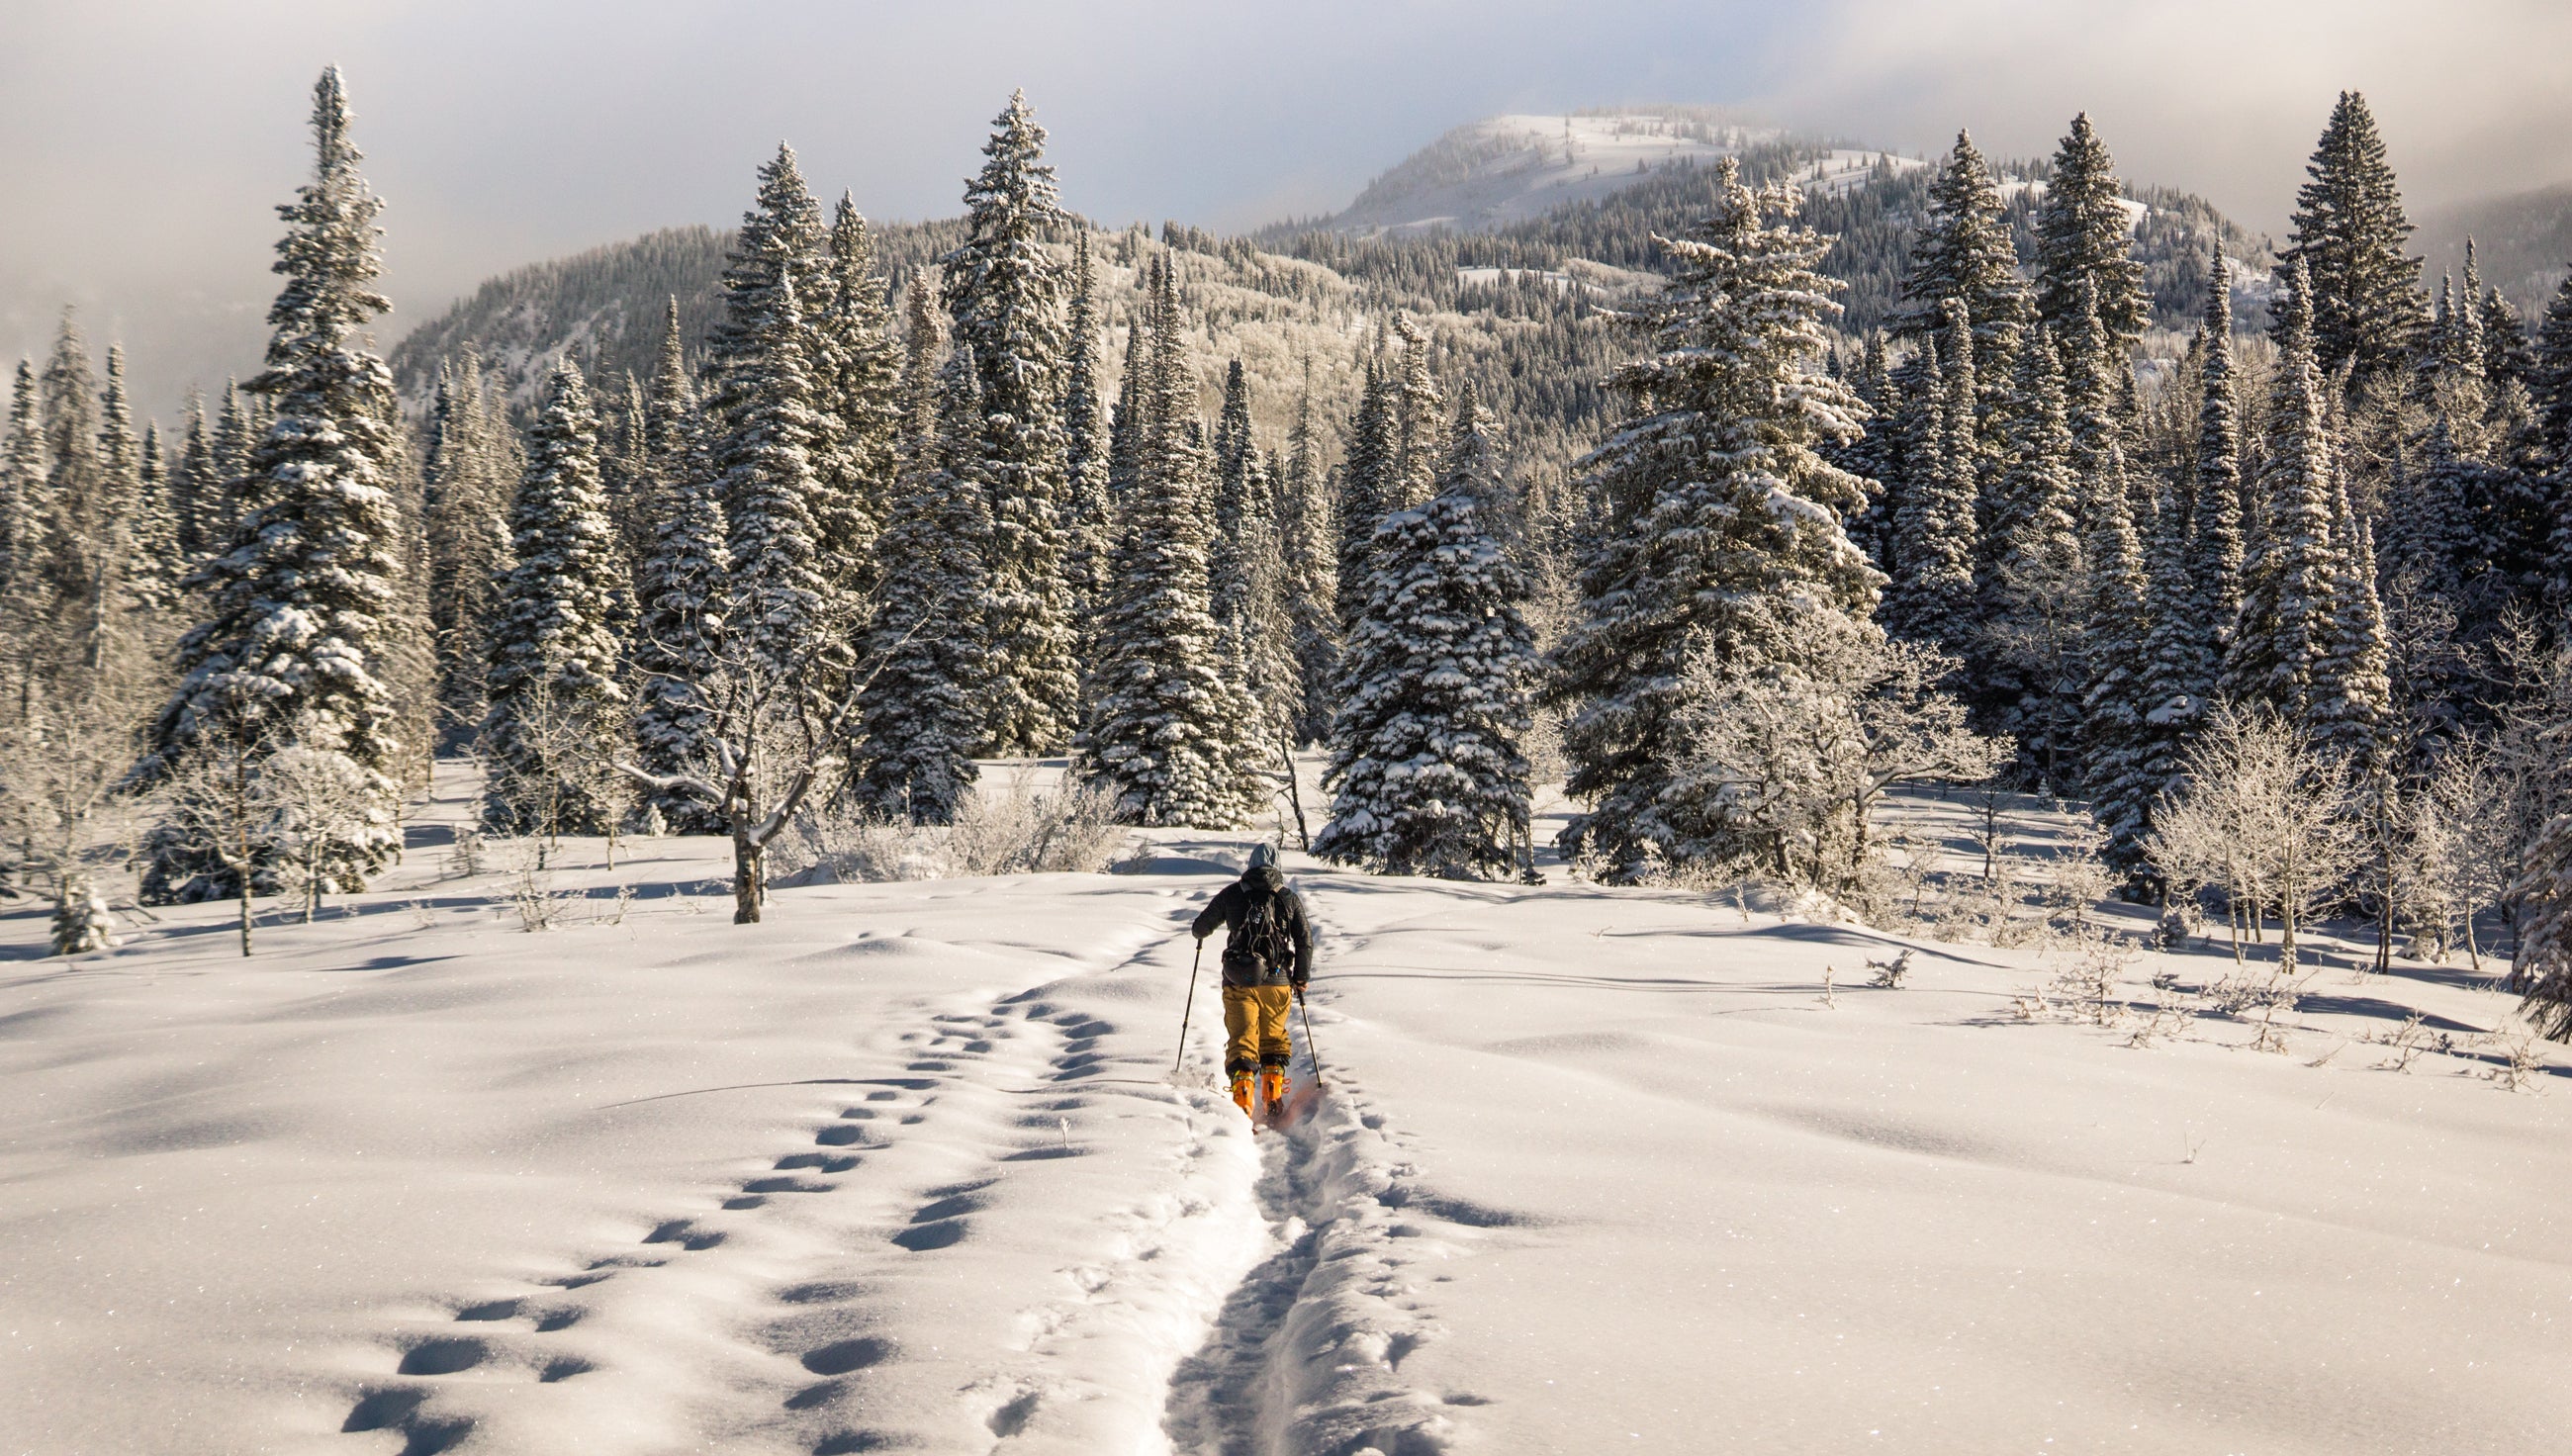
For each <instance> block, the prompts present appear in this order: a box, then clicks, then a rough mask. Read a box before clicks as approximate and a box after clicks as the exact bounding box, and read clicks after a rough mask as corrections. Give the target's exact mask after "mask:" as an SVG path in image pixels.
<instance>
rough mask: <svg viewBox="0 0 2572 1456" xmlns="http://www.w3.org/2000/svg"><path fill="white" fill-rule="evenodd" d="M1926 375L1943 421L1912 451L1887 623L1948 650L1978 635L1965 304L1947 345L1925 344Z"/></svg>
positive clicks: (1952, 320)
mask: <svg viewBox="0 0 2572 1456" xmlns="http://www.w3.org/2000/svg"><path fill="white" fill-rule="evenodd" d="M1921 349H1922V353H1923V357H1924V363H1923V368H1924V374H1923V377H1924V379H1925V378H1930V377H1934V378H1935V379H1936V380H1937V386H1938V402H1937V424H1936V428H1935V430H1934V431H1933V432H1931V433H1929V434H1927V435H1926V436H1925V438H1926V439H1928V440H1932V441H1934V446H1933V448H1932V449H1929V450H1914V451H1912V452H1911V457H1910V459H1909V460H1908V461H1907V463H1908V465H1909V467H1910V470H1909V478H1908V479H1906V480H1905V482H1904V485H1903V495H1902V517H1901V519H1900V520H1898V521H1897V522H1896V523H1895V530H1896V535H1897V540H1896V544H1895V549H1894V555H1895V557H1896V559H1897V560H1899V561H1900V563H1901V569H1902V575H1901V576H1900V577H1899V578H1897V579H1896V580H1895V581H1894V583H1893V590H1892V593H1891V600H1890V601H1889V602H1888V604H1887V605H1888V612H1887V617H1888V624H1889V625H1890V626H1891V627H1892V628H1893V630H1894V631H1896V632H1899V633H1901V634H1902V635H1904V636H1907V637H1911V638H1914V639H1916V640H1919V641H1923V642H1934V643H1937V644H1939V645H1940V646H1942V647H1944V648H1945V649H1946V650H1948V651H1949V652H1959V653H1960V652H1961V651H1962V650H1964V649H1965V648H1966V647H1967V646H1968V645H1969V644H1971V643H1973V642H1974V639H1975V637H1976V635H1977V633H1976V631H1975V625H1974V563H1975V560H1976V558H1977V555H1978V552H1979V549H1980V547H1979V544H1978V541H1979V531H1978V530H1977V527H1976V521H1975V509H1976V503H1977V499H1978V496H1979V493H1980V492H1979V490H1978V488H1977V482H1976V478H1975V458H1976V454H1977V451H1976V450H1975V447H1974V435H1973V431H1974V425H1973V417H1974V396H1975V393H1976V388H1975V377H1974V338H1973V332H1972V326H1971V322H1970V320H1969V318H1968V316H1967V314H1966V311H1965V306H1964V305H1963V304H1961V303H1954V302H1951V303H1950V304H1949V305H1948V309H1947V329H1946V338H1945V341H1944V351H1943V353H1941V352H1940V348H1939V344H1938V343H1937V342H1936V341H1924V342H1923V344H1922V345H1921Z"/></svg>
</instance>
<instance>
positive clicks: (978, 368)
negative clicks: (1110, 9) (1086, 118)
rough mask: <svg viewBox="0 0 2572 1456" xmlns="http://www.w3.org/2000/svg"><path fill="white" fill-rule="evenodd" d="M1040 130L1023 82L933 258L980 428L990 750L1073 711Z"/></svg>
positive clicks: (1056, 313)
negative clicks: (983, 420)
mask: <svg viewBox="0 0 2572 1456" xmlns="http://www.w3.org/2000/svg"><path fill="white" fill-rule="evenodd" d="M1044 143H1045V133H1044V128H1042V127H1040V126H1037V125H1036V122H1035V114H1034V113H1033V112H1032V111H1031V110H1030V109H1029V108H1028V106H1027V101H1026V95H1025V93H1023V92H1012V93H1011V94H1010V96H1009V104H1008V106H1007V108H1006V109H1005V110H1003V111H1002V112H1001V113H1000V115H999V116H998V117H997V118H995V119H994V120H993V122H992V131H991V139H990V141H989V142H987V143H986V144H984V146H983V148H982V155H983V157H984V159H985V160H984V162H983V165H982V170H981V173H980V174H979V175H978V176H977V177H975V178H974V180H973V181H972V183H971V184H970V185H969V186H967V187H966V188H965V190H964V208H965V218H964V229H965V239H964V243H963V244H962V245H960V246H959V247H958V248H956V250H955V251H953V252H951V253H949V254H948V255H947V257H946V259H945V260H944V264H945V275H944V277H945V289H946V296H947V298H946V302H947V310H948V313H949V315H950V316H951V317H953V318H954V319H955V321H956V339H957V342H958V343H959V344H962V345H963V346H964V347H965V348H967V349H970V350H971V351H972V352H973V364H974V371H975V373H976V375H977V376H978V377H979V378H980V380H981V384H982V408H983V411H984V412H985V413H986V414H987V415H988V416H990V418H991V419H992V420H993V421H994V422H993V425H992V428H991V431H990V432H991V435H992V439H991V452H992V457H991V462H990V479H989V481H988V482H987V483H988V487H989V493H990V501H991V556H990V561H989V571H988V574H989V577H990V603H989V619H988V627H987V644H988V648H989V652H990V663H989V679H988V684H987V687H986V691H987V693H988V695H989V702H988V704H987V707H988V712H987V714H986V718H985V722H986V726H987V730H988V732H989V733H990V743H991V747H992V749H993V751H995V752H998V753H1004V754H1023V753H1050V752H1053V751H1055V750H1057V749H1059V748H1060V747H1061V746H1062V745H1063V743H1064V742H1065V741H1066V740H1067V739H1069V737H1070V736H1071V732H1072V729H1073V727H1074V726H1075V724H1076V723H1077V721H1078V717H1079V710H1080V708H1079V705H1080V678H1079V672H1078V670H1077V666H1076V663H1075V660H1074V654H1075V652H1076V650H1077V645H1078V644H1077V637H1076V633H1075V631H1074V629H1073V626H1072V620H1071V603H1072V595H1071V588H1070V583H1069V578H1068V576H1067V571H1068V556H1069V545H1070V539H1069V536H1070V532H1069V526H1070V520H1069V513H1070V512H1069V506H1070V500H1069V495H1068V485H1067V483H1066V480H1065V468H1066V461H1067V453H1066V448H1065V446H1066V440H1065V438H1064V433H1063V422H1062V412H1061V410H1062V394H1063V390H1064V385H1065V382H1066V381H1065V377H1064V373H1065V366H1064V356H1065V354H1066V349H1065V345H1064V340H1063V319H1062V301H1061V298H1060V295H1061V282H1060V280H1059V278H1058V277H1057V276H1056V272H1055V269H1054V266H1053V262H1052V260H1051V259H1050V258H1049V257H1048V256H1047V254H1046V252H1045V248H1044V238H1045V235H1046V234H1047V233H1048V232H1049V231H1051V230H1053V229H1055V228H1057V227H1059V226H1061V225H1063V223H1064V222H1065V221H1066V220H1065V219H1064V217H1063V214H1062V211H1061V208H1060V207H1059V205H1058V204H1057V202H1056V194H1055V191H1054V178H1053V168H1052V167H1050V166H1048V165H1046V163H1045V162H1044V160H1043V159H1044Z"/></svg>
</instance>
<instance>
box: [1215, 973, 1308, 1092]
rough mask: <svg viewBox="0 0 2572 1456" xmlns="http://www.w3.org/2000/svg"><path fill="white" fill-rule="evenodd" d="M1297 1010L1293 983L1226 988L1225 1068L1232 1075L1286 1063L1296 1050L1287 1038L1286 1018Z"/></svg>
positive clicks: (1224, 1018)
mask: <svg viewBox="0 0 2572 1456" xmlns="http://www.w3.org/2000/svg"><path fill="white" fill-rule="evenodd" d="M1294 1009H1295V988H1294V987H1291V986H1227V987H1225V988H1224V989H1223V1036H1224V1041H1223V1070H1224V1071H1225V1072H1226V1073H1227V1074H1229V1073H1235V1072H1249V1071H1251V1070H1252V1069H1254V1068H1259V1067H1283V1066H1285V1065H1286V1063H1287V1061H1288V1060H1289V1059H1290V1057H1291V1056H1292V1054H1293V1050H1294V1049H1293V1047H1292V1045H1291V1044H1290V1043H1289V1042H1288V1041H1287V1040H1286V1018H1287V1017H1288V1015H1289V1014H1291V1013H1292V1012H1293V1011H1294Z"/></svg>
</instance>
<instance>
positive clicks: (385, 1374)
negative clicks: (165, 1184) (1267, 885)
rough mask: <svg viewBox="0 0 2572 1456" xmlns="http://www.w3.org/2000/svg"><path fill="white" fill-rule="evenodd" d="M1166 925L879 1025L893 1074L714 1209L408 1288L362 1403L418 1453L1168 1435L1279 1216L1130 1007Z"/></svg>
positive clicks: (870, 1050)
mask: <svg viewBox="0 0 2572 1456" xmlns="http://www.w3.org/2000/svg"><path fill="white" fill-rule="evenodd" d="M1146 934H1148V935H1149V937H1150V938H1149V940H1148V941H1145V942H1144V943H1143V944H1142V945H1141V947H1140V949H1137V950H1136V951H1135V952H1134V954H1132V955H1131V956H1128V957H1126V958H1125V959H1124V960H1123V961H1121V962H1119V963H1117V964H1115V965H1111V966H1103V967H1092V968H1090V969H1087V970H1082V971H1076V972H1074V973H1073V974H1072V975H1069V976H1066V977H1063V978H1061V979H1058V980H1053V981H1048V982H1046V983H1044V984H1041V985H1038V986H1034V987H1031V988H1028V989H1025V990H1020V991H1014V992H1010V993H1008V994H1004V995H999V996H996V997H986V998H981V999H972V1000H967V999H964V998H947V999H945V1000H943V1001H939V1002H933V1003H929V1004H924V1005H922V1006H920V1007H919V1008H918V1009H917V1010H916V1012H915V1013H913V1014H912V1015H910V1016H907V1017H904V1018H902V1019H900V1020H899V1021H895V1022H891V1023H889V1024H883V1025H879V1026H878V1027H876V1028H874V1029H872V1030H871V1031H870V1032H869V1033H868V1034H867V1035H865V1036H864V1037H863V1038H862V1045H861V1047H860V1049H859V1053H860V1057H859V1061H860V1065H861V1067H864V1068H867V1069H870V1070H874V1069H881V1070H882V1074H883V1075H880V1076H875V1077H868V1078H861V1079H859V1081H860V1082H861V1083H864V1084H868V1086H864V1087H860V1086H847V1087H835V1088H832V1089H830V1090H829V1092H827V1093H819V1092H817V1093H816V1096H817V1102H816V1110H815V1112H814V1113H813V1114H812V1116H811V1120H808V1121H805V1122H804V1123H802V1124H801V1125H800V1127H789V1128H788V1129H785V1130H784V1131H783V1132H782V1133H781V1134H780V1139H779V1142H782V1144H783V1145H779V1143H772V1144H771V1146H770V1147H769V1148H768V1149H767V1150H765V1151H761V1152H759V1153H757V1154H755V1155H754V1156H751V1157H748V1158H745V1159H744V1160H743V1161H744V1162H745V1164H748V1165H747V1166H745V1168H744V1169H743V1171H742V1173H741V1174H740V1175H739V1176H737V1177H736V1178H735V1179H734V1180H732V1181H731V1182H729V1183H728V1184H727V1185H725V1186H722V1187H720V1188H717V1189H712V1190H709V1191H708V1192H707V1193H705V1194H703V1195H701V1197H700V1199H699V1200H698V1201H697V1203H696V1205H695V1206H684V1207H673V1208H670V1209H669V1210H668V1211H667V1214H666V1216H661V1217H657V1218H649V1219H645V1220H638V1225H637V1226H635V1227H634V1228H632V1229H631V1230H630V1231H629V1232H627V1233H625V1234H624V1235H623V1238H622V1239H621V1240H610V1241H608V1242H607V1243H606V1244H605V1245H604V1246H599V1245H593V1246H592V1247H591V1249H590V1250H589V1251H588V1252H587V1253H586V1254H585V1255H581V1256H577V1257H575V1258H574V1259H572V1260H566V1261H560V1262H556V1263H552V1264H550V1265H546V1264H530V1265H528V1266H526V1267H525V1269H524V1272H523V1273H522V1275H521V1276H520V1277H518V1278H515V1279H495V1280H493V1281H490V1282H489V1284H488V1285H487V1286H485V1287H481V1288H477V1289H475V1290H473V1291H472V1292H471V1293H470V1294H469V1295H466V1296H462V1297H456V1298H452V1299H449V1300H447V1301H443V1302H442V1303H440V1304H437V1305H434V1306H423V1307H414V1308H408V1309H401V1310H390V1311H386V1313H387V1315H388V1316H390V1324H391V1325H392V1328H391V1329H390V1330H388V1332H387V1338H386V1345H387V1346H388V1349H387V1350H386V1352H385V1353H384V1354H383V1355H382V1356H380V1357H378V1358H380V1359H381V1360H382V1361H383V1362H384V1363H383V1364H382V1365H379V1366H378V1367H377V1369H378V1371H379V1372H380V1373H378V1374H377V1375H375V1376H373V1377H371V1378H367V1379H365V1380H363V1381H362V1382H361V1384H360V1385H359V1387H358V1388H357V1389H356V1391H355V1392H354V1394H355V1398H354V1400H353V1403H352V1404H351V1405H350V1407H349V1408H348V1410H347V1414H346V1416H345V1419H344V1421H343V1422H342V1424H341V1425H340V1429H341V1430H342V1431H344V1432H371V1433H377V1434H376V1435H375V1437H374V1441H375V1443H376V1444H374V1445H372V1446H371V1447H370V1449H376V1450H384V1451H391V1450H398V1451H399V1452H400V1453H401V1456H434V1453H438V1452H444V1451H448V1450H451V1449H453V1450H457V1451H458V1453H459V1456H462V1453H463V1452H468V1451H481V1450H492V1451H516V1450H537V1449H575V1448H576V1449H579V1450H583V1451H595V1452H625V1451H633V1452H646V1451H662V1450H667V1449H672V1448H673V1446H674V1445H687V1446H690V1447H694V1446H696V1445H699V1444H702V1443H703V1442H705V1441H707V1440H713V1441H715V1442H716V1443H717V1444H720V1445H723V1446H725V1447H726V1448H727V1449H734V1448H737V1449H744V1450H756V1451H785V1452H810V1453H813V1456H833V1453H841V1452H854V1451H864V1450H875V1449H881V1448H886V1447H891V1446H903V1447H912V1448H917V1449H936V1450H975V1451H984V1450H989V1451H1021V1450H1022V1451H1029V1452H1032V1451H1043V1450H1052V1451H1066V1452H1069V1451H1090V1450H1111V1449H1116V1450H1124V1449H1149V1448H1151V1447H1152V1446H1154V1445H1157V1444H1158V1443H1159V1442H1160V1441H1161V1439H1162V1437H1161V1434H1160V1425H1161V1416H1162V1406H1163V1403H1164V1399H1165V1394H1166V1391H1167V1389H1168V1385H1169V1380H1170V1377H1171V1372H1172V1371H1173V1370H1174V1369H1175V1368H1176V1367H1177V1366H1178V1365H1179V1363H1180V1362H1181V1361H1182V1360H1183V1359H1184V1358H1185V1357H1186V1356H1187V1354H1188V1352H1189V1351H1191V1350H1193V1349H1195V1348H1197V1347H1198V1345H1199V1344H1201V1343H1202V1342H1203V1341H1204V1339H1205V1338H1206V1333H1207V1330H1208V1327H1209V1324H1210V1321H1211V1316H1212V1313H1213V1311H1214V1310H1215V1309H1216V1308H1217V1307H1218V1306H1219V1305H1220V1303H1221V1301H1222V1298H1223V1293H1224V1291H1225V1290H1226V1289H1228V1288H1230V1287H1231V1286H1232V1285H1233V1284H1234V1282H1235V1281H1237V1280H1238V1279H1239V1278H1240V1276H1241V1272H1242V1270H1244V1269H1246V1268H1248V1267H1249V1266H1250V1265H1251V1264H1252V1263H1254V1262H1255V1261H1256V1260H1257V1259H1258V1258H1259V1257H1260V1254H1261V1252H1262V1249H1261V1240H1262V1239H1263V1237H1264V1228H1263V1226H1262V1222H1261V1219H1260V1216H1259V1213H1258V1209H1257V1205H1256V1202H1255V1200H1254V1196H1253V1192H1252V1185H1253V1182H1254V1180H1255V1177H1256V1166H1257V1164H1256V1153H1255V1152H1254V1151H1253V1150H1252V1148H1251V1145H1250V1134H1249V1132H1248V1129H1247V1128H1245V1127H1242V1126H1240V1125H1238V1123H1239V1118H1238V1115H1237V1114H1236V1113H1234V1112H1233V1109H1232V1108H1231V1106H1230V1104H1229V1103H1228V1102H1224V1101H1222V1099H1221V1098H1220V1097H1218V1096H1215V1095H1214V1094H1212V1093H1210V1092H1204V1091H1202V1090H1183V1089H1180V1088H1176V1087H1172V1086H1169V1085H1168V1084H1167V1083H1166V1082H1165V1081H1163V1080H1162V1079H1161V1077H1159V1076H1157V1075H1155V1074H1156V1071H1165V1070H1166V1063H1163V1064H1161V1067H1160V1069H1157V1070H1156V1069H1153V1068H1152V1067H1151V1066H1150V1064H1151V1063H1152V1062H1154V1061H1155V1060H1157V1059H1158V1058H1159V1057H1161V1056H1163V1055H1165V1054H1164V1053H1163V1052H1161V1051H1160V1050H1159V1049H1160V1048H1161V1047H1163V1046H1165V1045H1166V1037H1167V1035H1168V1030H1167V1029H1166V1028H1163V1027H1159V1026H1157V1025H1155V1026H1148V1027H1147V1026H1139V1025H1138V1026H1135V1027H1132V1028H1130V1029H1129V1028H1125V1027H1121V1026H1120V1025H1118V1021H1117V1013H1118V1010H1119V1008H1118V1006H1117V1002H1118V1001H1119V999H1120V998H1121V999H1140V998H1139V996H1138V995H1137V993H1138V991H1139V990H1140V989H1141V983H1142V982H1143V980H1144V979H1145V978H1146V977H1158V976H1160V975H1163V974H1165V972H1166V969H1167V968H1165V967H1162V966H1160V965H1158V964H1157V962H1158V961H1159V960H1161V959H1165V958H1166V957H1167V955H1168V944H1169V943H1168V941H1167V940H1166V938H1165V937H1164V936H1163V935H1162V934H1161V933H1160V932H1159V930H1158V928H1157V927H1156V928H1155V929H1154V930H1153V931H1152V932H1148V933H1146ZM1141 940H1143V937H1142V936H1141V935H1138V941H1141ZM1182 964H1184V963H1182ZM1121 973H1133V974H1127V975H1124V976H1123V979H1122V980H1121V981H1120V979H1119V978H1120V974H1121ZM822 1097H827V1098H828V1100H827V1101H821V1100H818V1099H819V1098H822ZM833 1109H836V1110H833ZM1138 1123H1139V1125H1136V1124H1138ZM387 1367H388V1368H387ZM567 1437H569V1438H572V1444H571V1446H568V1447H567V1446H565V1445H564V1444H563V1442H564V1441H565V1439H566V1438H567ZM388 1438H397V1439H398V1440H399V1441H400V1442H401V1444H400V1445H399V1446H398V1447H393V1446H391V1445H389V1444H384V1443H385V1442H386V1441H387V1439H388ZM349 1445H350V1447H351V1449H354V1447H355V1443H353V1442H352V1443H349Z"/></svg>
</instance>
